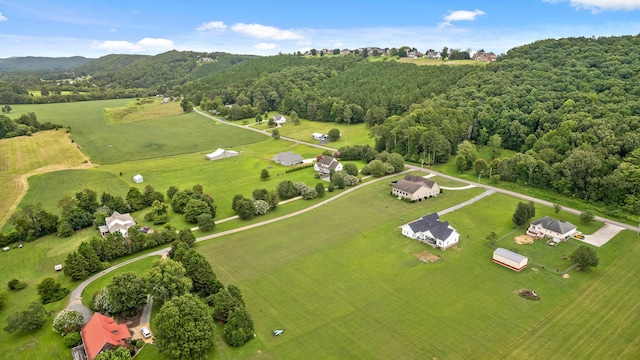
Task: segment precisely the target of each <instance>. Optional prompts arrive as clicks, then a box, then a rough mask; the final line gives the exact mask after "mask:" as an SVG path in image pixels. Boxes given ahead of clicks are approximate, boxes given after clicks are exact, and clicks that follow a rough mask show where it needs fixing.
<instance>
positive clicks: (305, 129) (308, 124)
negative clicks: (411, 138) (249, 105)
mask: <svg viewBox="0 0 640 360" xmlns="http://www.w3.org/2000/svg"><path fill="white" fill-rule="evenodd" d="M275 114H276V113H275V112H271V113H269V116H270V117H272V116H273V115H275ZM284 117H285V118H287V123H285V124H284V125H283V126H281V127H279V128H277V129H278V132H280V135H281V136H285V137H288V138H292V139H296V140H301V141H307V142H310V143H314V144H315V143H318V140H314V139H313V138H312V137H311V134H313V133H314V132H319V133H323V134H328V133H329V130H331V129H338V130H340V135H341V136H340V140H338V141H336V142H330V143H327V144H326V146H330V147H334V148H340V147H342V146H345V144H346V145H365V144H369V145H371V146H373V145H374V140H373V138H371V137H369V129H368V128H367V126H366V125H365V124H351V125H350V124H345V123H335V122H321V121H309V120H304V119H300V124H299V125H294V124H293V122H292V121H290V120H289V116H288V115H284ZM248 121H249V124H252V125H251V127H252V128H255V129H260V130H270V129H274V128H273V127H270V126H269V125H268V123H269V121H268V120H264V121H262V123H260V124H255V119H249V120H248Z"/></svg>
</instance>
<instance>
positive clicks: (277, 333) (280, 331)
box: [273, 329, 284, 336]
mask: <svg viewBox="0 0 640 360" xmlns="http://www.w3.org/2000/svg"><path fill="white" fill-rule="evenodd" d="M283 332H284V330H282V329H278V330H273V335H275V336H280V335H282V333H283Z"/></svg>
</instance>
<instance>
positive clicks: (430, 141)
mask: <svg viewBox="0 0 640 360" xmlns="http://www.w3.org/2000/svg"><path fill="white" fill-rule="evenodd" d="M639 54H640V37H638V36H624V37H606V38H597V39H596V38H568V39H561V40H543V41H538V42H535V43H533V44H530V45H526V46H522V47H519V48H515V49H512V50H510V51H509V52H508V53H507V54H506V56H504V57H502V58H501V59H500V61H499V62H498V63H496V64H491V65H489V66H486V67H482V68H477V69H476V70H475V71H474V72H473V73H471V74H469V75H468V76H466V77H465V78H463V79H462V80H460V81H459V82H458V83H457V84H456V85H455V86H452V87H450V88H449V89H448V90H447V91H446V92H445V93H444V94H442V95H440V96H437V97H434V98H433V99H429V100H427V101H425V102H424V103H422V104H421V105H419V106H415V107H414V108H413V109H411V111H410V112H408V113H407V114H406V115H404V116H403V117H393V118H390V119H388V120H386V122H385V123H384V124H382V125H379V126H376V127H374V128H373V129H372V131H373V133H374V134H375V135H376V138H377V148H378V150H383V149H387V150H394V151H396V152H400V153H401V154H403V155H405V156H406V157H407V158H409V159H412V160H416V159H419V158H421V157H423V156H424V154H425V153H430V154H434V153H435V154H437V155H438V156H437V158H436V160H440V161H444V160H446V156H445V155H446V154H455V153H456V150H457V149H456V146H457V145H458V144H459V143H460V142H461V141H462V140H464V139H467V138H468V139H470V140H472V141H475V142H476V143H477V144H479V145H485V144H487V143H488V142H489V143H490V144H491V145H496V144H498V145H499V144H501V146H502V147H504V148H507V149H512V150H515V151H518V152H519V153H518V154H517V155H516V156H514V157H512V158H509V159H502V160H501V159H495V160H494V161H492V162H491V163H490V164H488V166H489V167H490V168H491V169H490V170H489V169H488V168H487V169H486V170H485V171H484V174H485V175H486V174H487V173H489V172H491V174H492V175H493V176H495V177H494V180H496V181H515V182H521V183H524V184H529V185H530V186H534V187H540V188H551V189H554V190H556V191H558V192H560V193H563V194H567V195H570V196H575V197H578V198H581V199H585V200H589V201H593V202H600V203H603V204H605V205H606V206H608V207H609V212H610V213H614V214H615V215H619V216H620V215H622V214H640V198H639V197H640V103H639V100H640V59H639ZM467 129H470V131H467ZM495 135H497V136H495ZM444 140H446V141H448V142H449V144H448V145H450V149H447V143H446V142H445V141H444ZM498 153H499V152H496V154H498ZM473 165H474V164H473V162H471V164H469V163H467V166H466V168H470V167H472V166H473ZM479 168H482V165H479ZM461 170H464V169H461Z"/></svg>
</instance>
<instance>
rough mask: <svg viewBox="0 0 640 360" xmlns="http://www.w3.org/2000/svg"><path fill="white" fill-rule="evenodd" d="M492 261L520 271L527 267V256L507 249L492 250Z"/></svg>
mask: <svg viewBox="0 0 640 360" xmlns="http://www.w3.org/2000/svg"><path fill="white" fill-rule="evenodd" d="M493 262H494V263H496V264H500V265H502V266H504V267H508V268H509V269H511V270H515V271H520V270H522V269H524V268H525V267H527V264H528V263H529V258H528V257H526V256H523V255H520V254H518V253H515V252H513V251H509V250H507V249H503V248H497V249H495V250H494V251H493Z"/></svg>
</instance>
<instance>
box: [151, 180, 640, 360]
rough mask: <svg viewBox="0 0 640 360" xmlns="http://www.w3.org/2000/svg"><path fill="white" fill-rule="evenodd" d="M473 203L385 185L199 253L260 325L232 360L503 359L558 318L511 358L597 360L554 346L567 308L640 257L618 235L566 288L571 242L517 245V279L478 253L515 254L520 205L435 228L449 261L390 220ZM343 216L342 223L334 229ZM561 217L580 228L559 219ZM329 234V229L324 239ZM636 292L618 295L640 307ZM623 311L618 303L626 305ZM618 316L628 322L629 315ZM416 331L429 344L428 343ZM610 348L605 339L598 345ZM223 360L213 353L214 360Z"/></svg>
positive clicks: (495, 201)
mask: <svg viewBox="0 0 640 360" xmlns="http://www.w3.org/2000/svg"><path fill="white" fill-rule="evenodd" d="M478 191H479V190H477V189H476V190H472V191H460V192H454V191H449V192H446V193H445V194H443V196H441V197H439V198H437V199H431V200H433V201H431V200H429V201H427V202H423V203H416V204H407V203H405V202H401V201H397V200H395V199H394V198H392V197H390V196H389V195H388V184H386V183H383V182H381V183H378V184H375V185H373V186H370V187H367V188H364V189H362V190H361V191H359V192H357V193H355V194H353V195H349V196H348V197H346V198H343V199H340V200H337V201H336V202H333V203H331V204H330V205H329V206H328V207H326V208H324V207H323V208H322V209H318V210H317V211H313V212H311V213H307V214H304V215H301V216H299V217H296V218H294V219H291V220H288V221H282V222H279V223H277V224H273V225H269V226H266V227H264V228H260V229H256V230H252V231H247V232H243V233H241V234H238V235H235V236H229V237H226V238H224V239H216V240H215V241H213V242H206V243H203V244H200V245H198V248H199V250H200V251H201V252H203V253H204V254H206V255H207V257H208V258H209V260H210V261H211V263H212V264H214V268H215V271H216V273H217V274H218V276H219V277H220V278H221V280H222V281H224V282H225V283H233V284H237V285H238V286H240V288H241V289H242V290H243V293H244V295H245V299H246V300H247V304H248V307H249V310H250V312H251V314H252V316H253V318H254V322H255V324H256V332H257V334H258V339H257V341H256V344H257V345H256V346H257V347H258V348H257V349H256V346H250V347H248V348H246V349H245V348H241V349H240V351H241V352H240V353H238V354H234V355H236V356H237V357H242V358H248V357H262V356H265V357H267V358H299V357H307V358H308V357H312V358H390V357H394V358H398V357H400V358H490V357H499V356H505V355H508V354H510V346H513V344H516V345H518V344H519V342H520V341H522V340H520V339H521V338H524V339H529V338H528V337H527V334H528V333H529V332H530V331H531V330H532V329H534V330H535V329H536V328H537V327H539V326H542V324H544V323H545V320H547V319H550V318H553V317H554V315H555V314H556V313H557V312H561V313H563V314H566V316H567V318H566V319H556V320H554V323H555V324H556V325H555V328H553V331H551V334H553V336H552V335H549V334H541V335H540V337H541V338H540V339H539V340H538V342H537V343H535V345H537V346H532V347H530V348H529V347H526V346H522V347H521V348H520V349H519V350H518V351H524V352H523V354H524V356H522V357H524V358H530V357H536V354H537V352H536V351H538V350H539V347H540V346H542V345H543V344H544V346H546V347H553V349H554V354H555V357H556V358H563V357H564V358H566V357H567V356H574V355H575V356H578V357H580V358H585V357H589V355H590V354H592V351H593V349H592V350H586V349H585V351H581V350H582V349H579V348H578V349H575V348H573V349H571V351H569V350H567V349H563V342H562V341H560V340H554V337H555V336H556V335H557V334H558V333H562V332H564V331H566V329H564V327H565V326H566V324H567V321H571V320H574V319H575V318H576V317H578V316H579V310H578V309H573V307H571V306H568V305H569V303H570V301H572V300H574V299H578V298H580V295H579V294H581V292H582V291H585V289H587V288H589V289H590V288H591V287H594V286H596V287H607V286H608V285H607V284H606V282H605V280H601V281H600V280H598V279H599V278H600V277H601V276H604V275H606V274H608V272H609V271H608V270H607V269H608V267H610V266H611V265H612V263H613V261H614V259H617V260H619V261H625V259H626V261H632V259H633V256H625V257H620V256H621V253H620V251H621V250H623V251H633V252H634V253H637V252H638V250H640V249H638V245H633V244H632V243H628V239H629V238H630V236H631V235H632V234H629V233H623V234H622V235H620V236H619V237H618V238H617V239H616V240H614V242H613V243H614V244H615V243H619V242H620V243H624V244H626V245H624V246H622V248H621V247H620V246H617V245H609V244H608V245H607V246H606V247H604V248H602V249H600V250H598V253H599V254H600V256H601V259H602V263H601V264H602V265H601V267H600V268H597V269H595V270H592V271H589V272H587V273H579V272H575V271H573V272H571V273H570V274H571V278H570V279H562V278H561V277H560V276H559V274H558V273H556V272H555V266H556V264H559V263H560V264H566V260H561V254H563V253H565V252H570V251H571V250H572V249H574V248H575V247H576V246H577V243H574V242H573V241H570V242H568V243H563V244H560V246H558V247H556V248H550V247H545V246H543V245H542V244H541V243H537V244H534V245H520V248H519V250H520V252H521V253H523V254H526V255H528V256H530V257H531V262H532V264H533V265H532V266H530V267H529V268H528V269H526V270H524V271H523V272H521V273H515V272H513V271H510V270H508V269H506V268H503V267H500V266H498V265H495V264H493V263H492V262H491V253H492V249H491V248H490V247H489V246H488V241H487V240H486V236H487V235H488V233H489V232H490V231H495V232H497V233H498V234H499V236H500V238H501V239H500V240H499V242H498V246H503V247H508V248H513V247H515V246H518V245H515V243H514V242H513V236H514V235H515V234H516V233H520V232H519V231H516V232H514V227H513V224H512V223H511V220H510V217H511V214H512V211H513V209H514V208H515V204H516V203H517V200H516V199H513V198H510V197H507V196H503V195H492V196H491V197H489V198H487V199H485V200H482V201H480V202H478V203H476V204H474V205H471V206H469V207H466V208H464V209H463V210H461V211H457V212H454V213H451V214H448V215H446V216H444V219H445V220H448V221H449V222H450V223H451V224H452V225H453V226H454V227H456V228H457V229H458V231H460V233H461V234H462V240H461V244H460V247H459V250H455V249H449V250H447V251H444V252H442V251H437V250H431V249H430V248H429V247H426V246H424V245H423V244H420V243H418V242H415V241H412V240H409V239H407V238H404V237H403V236H401V235H400V234H399V229H398V228H397V226H398V225H400V224H401V223H402V221H400V220H399V219H400V217H403V218H404V219H405V220H407V219H413V218H416V217H418V216H420V215H424V214H426V213H429V212H431V211H435V210H438V209H442V208H446V207H448V206H449V205H451V204H454V203H458V202H460V201H462V200H463V199H464V198H469V197H471V196H473V195H475V194H477V192H478ZM383 204H385V205H383ZM489 204H490V205H489ZM387 206H388V207H387ZM537 212H538V214H537V216H542V215H545V214H551V213H552V212H553V209H550V208H548V209H546V208H545V209H540V208H539V209H538V211H537ZM345 213H348V214H349V215H348V216H344V215H345ZM563 217H564V218H566V219H567V220H570V221H575V220H576V219H574V217H572V216H571V215H567V214H563ZM299 224H306V225H305V226H299ZM326 224H331V230H330V231H329V230H327V228H326ZM595 228H597V225H594V229H595ZM585 233H588V231H585ZM275 234H277V235H275ZM631 237H633V236H631ZM425 249H427V250H429V251H432V252H433V253H435V254H437V255H440V256H441V257H442V258H441V260H439V261H438V262H436V263H431V264H423V263H421V262H419V261H417V260H416V258H415V257H414V255H413V254H415V253H418V252H421V251H423V250H425ZM624 264H625V263H623V264H622V265H623V266H624ZM541 266H545V269H544V270H543V269H542V268H541ZM625 279H626V280H629V279H627V278H626V277H625ZM594 282H595V283H596V284H594ZM638 283H639V281H638V279H635V280H634V281H631V284H633V285H638ZM616 286H617V290H618V291H622V290H623V289H626V288H623V286H624V285H623V284H622V283H621V282H616ZM522 287H527V288H533V289H535V290H536V291H537V292H538V293H539V294H541V296H542V300H541V301H539V302H532V301H527V300H523V299H521V298H520V297H519V296H517V294H516V291H517V290H518V289H519V288H522ZM634 288H635V287H632V289H629V290H624V291H626V292H631V293H632V294H633V295H638V291H637V290H634ZM598 290H600V291H604V289H603V288H599V289H593V290H590V291H592V292H594V293H595V292H596V291H598ZM614 291H615V290H607V293H611V294H613V292H614ZM633 295H629V296H633ZM627 300H628V299H627V296H625V300H624V301H627ZM587 301H588V300H587V299H585V300H584V302H585V303H586V302H587ZM624 301H618V300H617V299H615V297H613V296H612V298H611V299H607V300H606V301H605V302H603V303H601V304H597V305H591V307H593V308H594V311H596V309H597V310H599V311H602V312H604V313H603V315H602V316H603V317H606V316H607V314H608V313H611V312H615V313H617V311H618V310H616V309H618V307H619V306H622V307H623V308H626V309H628V310H629V311H630V312H631V310H632V308H633V307H634V306H635V305H634V304H633V303H625V302H624ZM611 302H613V303H611ZM569 308H571V309H573V310H571V311H569V310H568V309H569ZM631 313H633V312H631ZM634 314H635V313H634ZM627 316H631V315H629V312H627ZM633 317H634V318H637V315H633ZM626 323H627V324H628V328H625V330H631V334H632V335H629V336H633V335H637V334H638V331H637V329H636V328H635V325H633V323H634V322H633V321H631V320H629V321H627V322H626ZM275 328H285V329H286V330H287V331H286V332H285V334H284V336H282V337H273V336H272V335H271V331H272V330H273V329H275ZM488 328H490V329H491V331H487V330H488ZM425 329H428V331H427V332H429V333H434V334H438V336H436V337H429V336H428V337H425V335H424V334H425ZM545 330H546V329H540V330H539V331H540V332H541V333H542V331H545ZM585 331H586V330H585ZM589 331H592V332H595V333H596V334H595V335H594V336H602V337H605V338H611V337H614V336H615V335H613V334H609V331H608V330H607V329H598V328H594V327H590V328H589ZM545 332H546V331H545ZM569 336H570V334H567V335H564V336H563V337H564V338H566V337H569ZM606 341H607V340H605V339H603V340H602V343H606ZM549 342H551V343H549ZM576 342H579V341H578V340H576ZM616 343H617V344H619V345H621V347H619V348H617V349H616V350H613V349H609V350H607V351H606V352H602V353H603V354H606V355H611V356H612V357H615V355H616V354H624V353H625V352H626V351H628V352H630V353H631V354H634V355H637V352H635V349H634V348H633V347H627V346H622V345H623V344H621V341H617V342H616ZM149 351H151V350H149ZM257 351H260V353H261V354H260V355H258V354H257ZM153 354H154V356H155V355H157V353H155V352H153ZM310 354H314V355H310ZM228 357H229V355H228V354H227V353H226V352H224V351H223V352H222V353H220V352H218V353H215V354H214V355H213V356H212V357H211V358H214V359H216V358H228ZM143 358H144V357H143ZM149 358H151V357H149Z"/></svg>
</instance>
